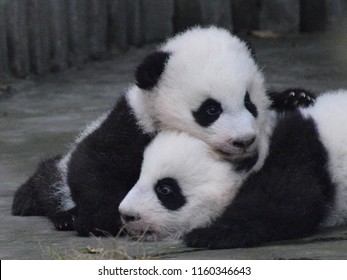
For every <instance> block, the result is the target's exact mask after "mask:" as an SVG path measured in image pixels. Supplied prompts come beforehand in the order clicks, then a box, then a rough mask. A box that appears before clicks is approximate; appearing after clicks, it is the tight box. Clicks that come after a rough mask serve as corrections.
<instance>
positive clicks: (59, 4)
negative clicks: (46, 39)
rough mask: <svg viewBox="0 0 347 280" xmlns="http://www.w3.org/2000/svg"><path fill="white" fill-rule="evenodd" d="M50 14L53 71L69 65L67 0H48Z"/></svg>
mask: <svg viewBox="0 0 347 280" xmlns="http://www.w3.org/2000/svg"><path fill="white" fill-rule="evenodd" d="M46 1H48V5H49V15H50V22H49V24H50V48H51V67H50V68H51V71H53V72H56V71H61V70H64V69H66V68H67V67H68V26H67V5H66V2H65V0H46Z"/></svg>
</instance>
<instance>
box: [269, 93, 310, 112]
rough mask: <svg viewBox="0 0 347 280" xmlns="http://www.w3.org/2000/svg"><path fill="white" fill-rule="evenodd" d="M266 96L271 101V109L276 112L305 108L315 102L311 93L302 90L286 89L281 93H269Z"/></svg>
mask: <svg viewBox="0 0 347 280" xmlns="http://www.w3.org/2000/svg"><path fill="white" fill-rule="evenodd" d="M268 95H269V97H270V98H271V100H272V105H271V108H272V109H275V110H278V111H284V110H293V109H296V108H299V107H302V108H306V107H308V106H311V105H312V104H313V103H314V102H315V100H316V97H315V95H314V94H313V93H312V92H310V91H308V90H304V89H287V90H285V91H282V92H270V93H268Z"/></svg>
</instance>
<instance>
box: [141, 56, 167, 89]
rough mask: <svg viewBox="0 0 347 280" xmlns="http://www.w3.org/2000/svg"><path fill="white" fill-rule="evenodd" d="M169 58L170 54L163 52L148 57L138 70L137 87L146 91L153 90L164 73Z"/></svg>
mask: <svg viewBox="0 0 347 280" xmlns="http://www.w3.org/2000/svg"><path fill="white" fill-rule="evenodd" d="M169 57H170V54H169V53H168V52H163V51H157V52H154V53H151V54H150V55H148V56H147V57H146V58H145V59H144V60H143V61H142V63H141V64H140V65H139V66H138V67H137V69H136V73H135V79H136V85H137V86H138V87H139V88H141V89H144V90H151V89H153V88H154V87H155V86H156V84H157V83H158V80H159V78H160V76H161V74H162V73H163V72H164V69H165V64H166V62H167V61H168V60H169Z"/></svg>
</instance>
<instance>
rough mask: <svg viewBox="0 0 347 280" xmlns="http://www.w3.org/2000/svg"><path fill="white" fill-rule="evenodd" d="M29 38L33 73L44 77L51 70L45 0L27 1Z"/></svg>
mask: <svg viewBox="0 0 347 280" xmlns="http://www.w3.org/2000/svg"><path fill="white" fill-rule="evenodd" d="M27 1H28V7H27V9H28V10H27V15H28V18H27V19H28V21H27V23H28V38H29V54H30V69H31V72H33V73H35V74H37V75H42V74H43V73H45V72H47V71H48V70H49V44H48V42H49V33H48V29H47V28H46V26H47V18H46V17H45V18H42V16H44V14H45V11H43V10H44V9H45V3H44V0H27Z"/></svg>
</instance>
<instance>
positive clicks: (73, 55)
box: [67, 0, 88, 65]
mask: <svg viewBox="0 0 347 280" xmlns="http://www.w3.org/2000/svg"><path fill="white" fill-rule="evenodd" d="M67 10H68V25H69V64H70V65H80V64H82V63H84V62H85V61H86V60H87V58H88V39H87V2H86V1H85V0H68V1H67Z"/></svg>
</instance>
